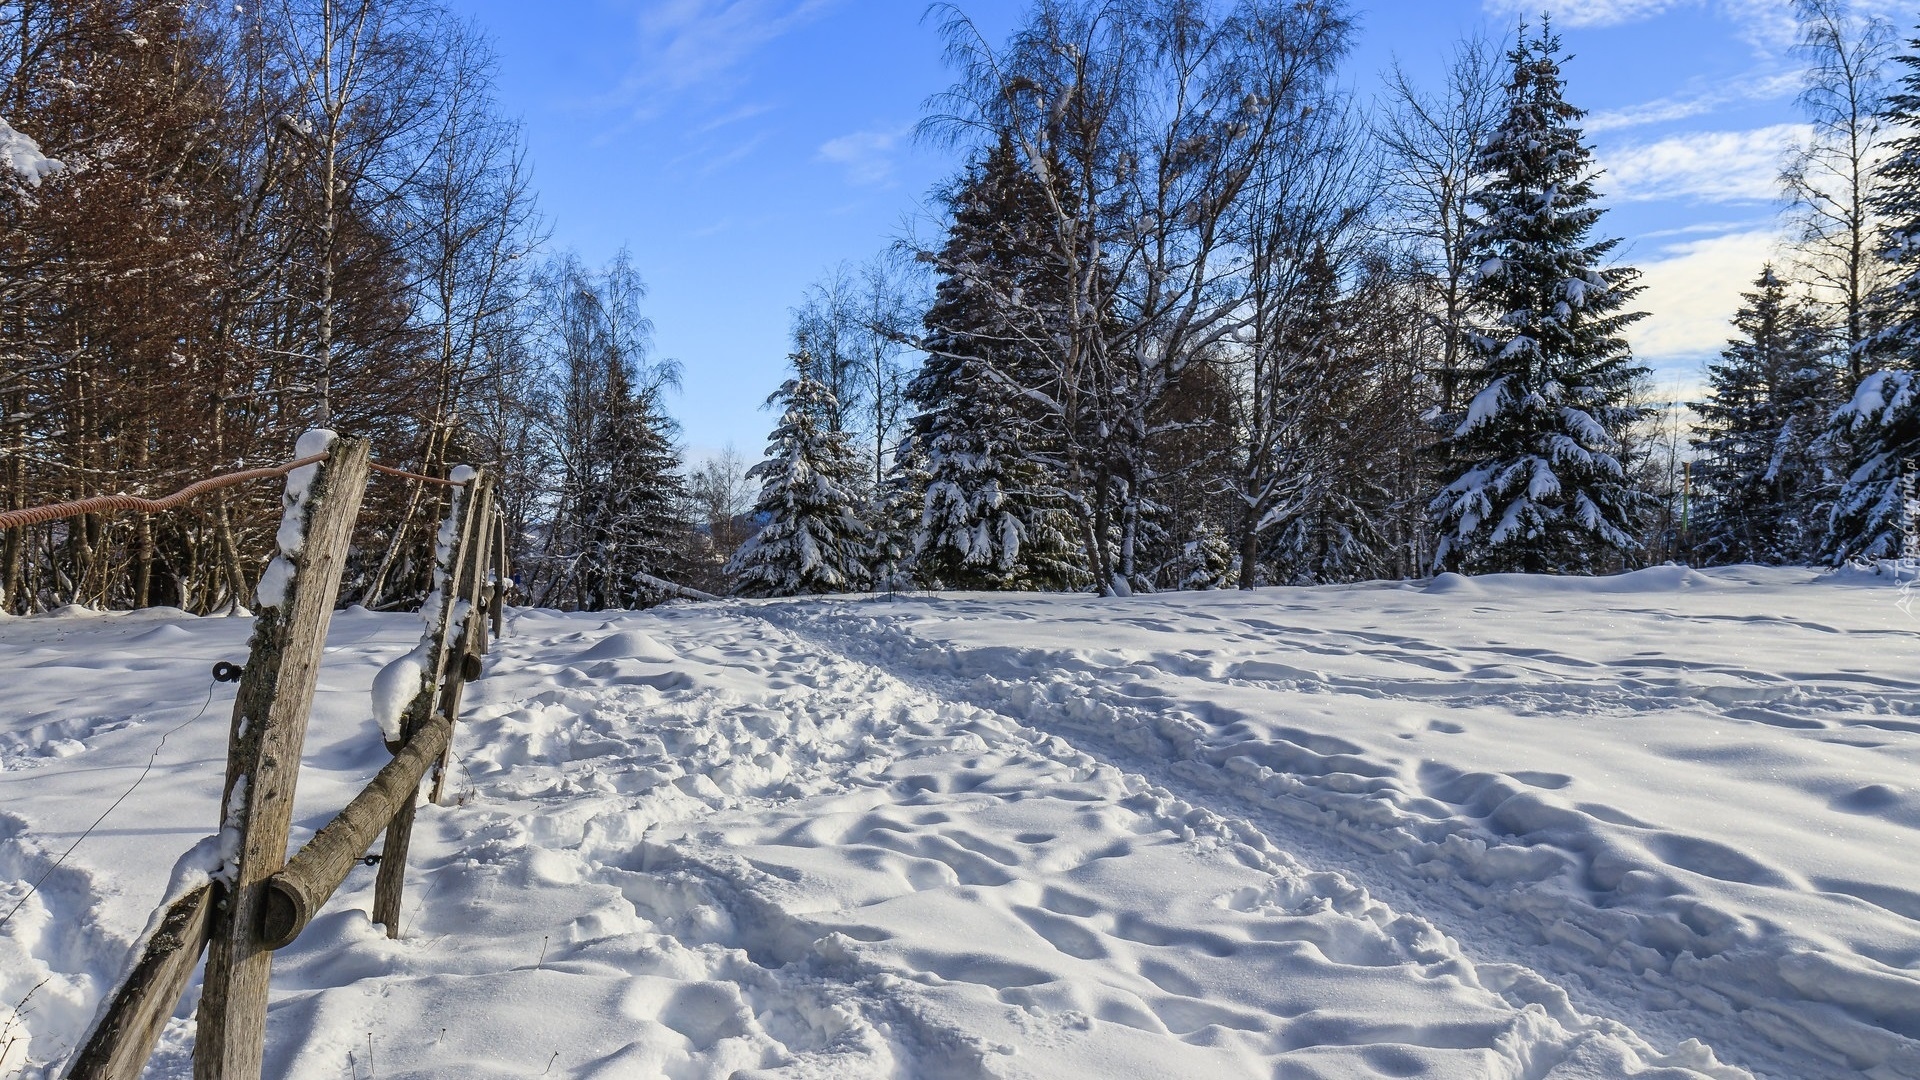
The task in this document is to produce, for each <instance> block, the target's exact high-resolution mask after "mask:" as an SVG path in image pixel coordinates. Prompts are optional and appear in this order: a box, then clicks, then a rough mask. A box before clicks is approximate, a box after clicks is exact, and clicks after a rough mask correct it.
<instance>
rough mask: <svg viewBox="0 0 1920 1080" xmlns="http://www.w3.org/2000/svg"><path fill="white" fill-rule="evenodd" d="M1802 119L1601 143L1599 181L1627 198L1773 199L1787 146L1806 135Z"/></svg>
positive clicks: (1610, 193)
mask: <svg viewBox="0 0 1920 1080" xmlns="http://www.w3.org/2000/svg"><path fill="white" fill-rule="evenodd" d="M1806 136H1807V128H1806V125H1804V124H1774V125H1772V126H1770V127H1763V128H1755V129H1753V130H1751V131H1693V132H1687V133H1685V134H1681V135H1673V136H1669V137H1667V138H1664V139H1660V140H1658V141H1656V142H1650V143H1641V144H1639V145H1628V146H1613V147H1603V148H1602V149H1601V151H1600V153H1599V157H1600V164H1601V165H1602V166H1604V167H1605V168H1606V170H1607V175H1606V178H1605V179H1604V180H1603V181H1602V183H1601V187H1602V188H1603V189H1604V190H1605V191H1606V193H1607V195H1608V197H1610V198H1612V199H1615V200H1619V201H1623V202H1647V201H1651V200H1656V199H1691V200H1695V201H1698V202H1708V203H1726V202H1770V201H1772V200H1773V199H1776V198H1778V197H1779V186H1778V183H1777V177H1778V176H1779V172H1780V163H1781V160H1782V159H1783V158H1784V157H1785V155H1786V153H1787V151H1788V149H1789V148H1791V147H1792V146H1793V145H1794V144H1795V143H1796V142H1798V141H1800V140H1802V139H1804V138H1806Z"/></svg>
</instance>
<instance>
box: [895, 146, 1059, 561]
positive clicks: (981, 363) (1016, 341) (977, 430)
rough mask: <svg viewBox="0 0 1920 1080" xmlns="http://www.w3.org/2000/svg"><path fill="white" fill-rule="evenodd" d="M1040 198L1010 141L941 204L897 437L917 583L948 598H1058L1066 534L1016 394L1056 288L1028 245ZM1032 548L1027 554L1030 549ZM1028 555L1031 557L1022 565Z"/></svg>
mask: <svg viewBox="0 0 1920 1080" xmlns="http://www.w3.org/2000/svg"><path fill="white" fill-rule="evenodd" d="M1045 198H1046V196H1045V192H1044V191H1042V190H1041V188H1040V186H1039V184H1038V182H1037V181H1036V180H1035V179H1034V177H1033V175H1032V173H1031V171H1030V170H1029V169H1028V168H1027V166H1026V165H1025V164H1024V163H1023V162H1022V161H1021V160H1020V157H1019V155H1018V153H1017V152H1016V150H1015V149H1014V145H1013V141H1012V139H1011V137H1010V136H1008V135H1007V134H1005V133H1002V135H1001V137H1000V140H999V142H998V143H997V144H996V145H995V146H994V148H993V149H992V150H990V151H989V152H988V153H987V155H986V156H985V157H984V158H983V159H982V160H980V161H978V162H976V163H975V164H974V165H972V166H971V167H970V168H969V169H968V171H967V173H966V175H965V176H964V177H963V178H962V179H961V181H960V182H959V184H958V185H956V187H955V188H954V190H953V192H952V193H951V194H950V195H949V196H948V204H949V206H950V208H951V210H952V213H953V221H952V224H951V225H950V226H949V228H948V233H947V241H946V243H945V245H944V246H943V247H942V248H941V250H940V252H939V253H938V255H937V256H935V259H934V263H935V266H936V267H937V269H938V271H939V274H940V280H939V283H938V284H937V286H936V288H935V293H934V303H933V305H932V306H931V307H930V308H929V309H928V310H927V314H926V316H925V319H924V324H925V328H926V335H925V337H924V339H923V343H922V347H923V348H924V350H925V351H926V354H927V359H926V362H925V363H924V364H923V365H922V367H921V369H920V370H919V372H917V373H916V374H915V376H914V378H913V379H912V381H911V382H910V383H908V386H907V400H908V401H909V402H910V403H911V404H912V405H913V406H914V407H915V408H916V410H917V411H916V413H915V415H914V416H913V417H912V418H911V419H910V420H909V421H908V438H909V441H910V442H911V443H912V445H913V448H914V451H915V454H916V456H917V457H918V458H919V460H920V461H921V463H922V465H923V467H924V469H925V473H926V475H925V481H924V485H923V488H922V490H924V492H925V496H924V499H923V502H922V506H921V515H920V521H919V526H918V528H917V529H916V530H915V532H914V538H913V548H914V561H915V568H916V574H917V575H918V576H919V577H920V578H921V579H923V580H924V581H927V582H928V583H937V584H940V585H944V586H947V587H952V588H967V589H998V588H1011V587H1037V588H1063V587H1068V585H1069V582H1070V580H1071V579H1072V578H1073V577H1074V575H1073V574H1072V566H1073V563H1074V562H1075V559H1076V557H1075V556H1074V554H1073V552H1072V551H1071V547H1072V546H1073V545H1071V544H1067V545H1066V546H1064V547H1063V546H1062V545H1063V543H1064V542H1065V539H1066V536H1067V535H1068V532H1069V530H1070V528H1071V524H1070V523H1062V522H1057V521H1053V520H1049V519H1050V518H1054V517H1059V516H1060V515H1061V511H1060V510H1059V509H1058V508H1057V507H1056V506H1054V505H1053V503H1054V502H1057V499H1050V498H1049V496H1048V494H1047V489H1048V488H1050V487H1051V486H1052V485H1051V484H1049V483H1048V480H1047V477H1046V475H1045V471H1044V469H1043V468H1042V467H1041V466H1040V465H1039V464H1038V462H1036V461H1035V460H1034V458H1035V457H1036V456H1037V455H1036V451H1038V450H1039V449H1040V447H1038V446H1037V445H1035V444H1037V443H1038V442H1040V441H1041V440H1040V439H1039V437H1038V436H1037V435H1036V429H1037V425H1035V424H1033V423H1030V422H1029V420H1030V418H1029V417H1027V416H1025V415H1024V413H1023V410H1022V409H1021V408H1020V398H1019V390H1018V388H1019V387H1021V386H1024V385H1027V384H1029V383H1033V384H1038V383H1040V382H1043V381H1044V376H1042V375H1040V374H1039V373H1040V372H1042V371H1043V370H1044V369H1045V366H1046V365H1045V364H1044V362H1043V361H1041V360H1040V359H1039V358H1037V357H1035V356H1033V355H1032V354H1033V352H1034V351H1035V350H1036V349H1039V348H1043V347H1045V346H1044V343H1045V342H1046V341H1047V340H1048V337H1049V335H1048V332H1047V326H1048V321H1049V319H1050V318H1051V317H1052V313H1053V312H1054V310H1055V309H1057V307H1058V306H1059V305H1060V304H1063V303H1064V302H1065V289H1064V282H1063V281H1062V280H1061V279H1060V277H1059V275H1058V274H1057V273H1049V272H1048V270H1049V268H1050V267H1052V265H1053V263H1054V262H1055V260H1054V259H1053V258H1052V256H1051V255H1050V254H1049V251H1050V249H1049V247H1048V245H1047V243H1046V241H1045V239H1044V238H1043V237H1041V236H1040V235H1038V234H1039V232H1040V231H1041V230H1044V229H1046V228H1047V227H1048V225H1047V220H1048V219H1047V213H1048V210H1047V207H1046V203H1045ZM1030 539H1039V540H1040V541H1041V543H1040V544H1038V545H1037V546H1034V547H1032V548H1031V551H1030V550H1029V540H1030ZM1029 554H1030V555H1031V557H1029Z"/></svg>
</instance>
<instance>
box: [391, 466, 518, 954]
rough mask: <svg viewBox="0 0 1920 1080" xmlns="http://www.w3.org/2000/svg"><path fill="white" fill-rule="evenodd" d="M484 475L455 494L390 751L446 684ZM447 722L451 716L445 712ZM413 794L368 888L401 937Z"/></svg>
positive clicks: (425, 715) (418, 723)
mask: <svg viewBox="0 0 1920 1080" xmlns="http://www.w3.org/2000/svg"><path fill="white" fill-rule="evenodd" d="M489 483H490V481H489V478H488V477H487V474H486V473H484V472H480V473H476V474H475V475H474V477H473V479H471V480H469V481H467V483H466V487H465V489H464V490H463V491H462V492H461V493H460V495H459V496H458V497H457V500H456V503H455V506H454V508H453V517H454V535H455V536H456V537H457V538H458V539H457V541H456V542H455V544H454V548H453V551H452V552H450V553H449V556H450V557H449V560H448V562H447V564H446V565H444V566H442V567H440V568H439V570H440V572H441V573H442V574H444V577H443V578H442V579H441V580H442V582H443V584H442V585H441V588H442V589H443V590H444V591H443V592H442V594H441V599H442V603H441V607H440V611H439V612H438V613H437V615H436V618H437V622H436V623H435V625H434V627H433V629H432V630H431V631H430V633H431V634H432V639H431V643H430V648H429V649H428V652H429V653H430V655H429V657H428V658H427V665H426V678H425V679H424V680H422V683H421V687H420V690H419V692H418V693H416V694H415V695H414V697H413V700H412V701H411V702H409V703H408V704H407V707H406V710H405V711H404V712H403V713H402V715H401V719H400V743H399V744H398V745H396V746H395V747H394V748H393V749H394V752H395V753H399V752H400V749H401V747H404V746H405V744H406V743H407V741H408V740H409V739H411V738H412V737H413V735H414V733H415V732H416V731H418V730H419V729H420V728H421V727H422V726H423V725H425V724H426V723H427V721H428V719H429V718H430V717H432V716H433V714H434V712H435V711H436V710H435V708H434V706H435V704H436V700H435V699H436V698H438V697H439V696H440V689H441V687H442V686H444V685H445V683H446V679H447V670H448V663H449V660H450V659H452V649H451V648H450V643H449V637H450V629H451V621H452V618H453V611H454V608H455V607H456V606H457V605H458V601H459V600H460V598H461V596H462V595H463V590H462V587H463V586H464V585H465V584H466V582H465V577H464V575H465V571H466V568H467V566H468V564H469V562H470V561H471V559H470V555H471V553H472V552H473V549H474V548H475V547H476V546H480V544H481V539H482V538H481V537H480V524H481V522H482V521H483V520H484V514H483V513H479V512H476V511H484V503H483V498H484V496H485V495H486V493H487V490H488V486H489ZM448 719H449V720H451V719H453V717H451V716H449V717H448ZM414 794H415V797H413V798H408V799H406V800H403V801H402V803H401V804H400V807H399V808H398V810H397V811H396V812H395V814H394V815H393V820H392V821H391V822H390V823H388V825H387V839H386V843H384V844H383V845H381V849H380V870H379V874H378V875H377V876H376V877H375V879H374V886H373V921H374V922H377V923H381V924H383V925H384V926H386V928H387V936H388V937H390V938H397V937H399V936H400V902H401V899H402V897H403V894H404V892H405V889H406V881H407V850H408V848H410V847H411V846H412V844H413V818H414V810H415V804H416V802H417V801H418V800H417V797H418V791H417V786H416V791H415V793H414Z"/></svg>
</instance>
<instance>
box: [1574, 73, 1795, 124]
mask: <svg viewBox="0 0 1920 1080" xmlns="http://www.w3.org/2000/svg"><path fill="white" fill-rule="evenodd" d="M1799 92H1800V73H1799V72H1798V71H1763V72H1754V73H1752V74H1750V75H1747V76H1745V77H1743V78H1739V79H1732V80H1728V81H1726V82H1722V83H1719V84H1717V85H1714V86H1710V87H1705V88H1701V89H1698V90H1693V91H1688V92H1685V93H1680V94H1673V95H1670V96H1668V97H1663V98H1655V99H1654V100H1652V101H1647V102H1642V103H1641V104H1638V105H1630V106H1628V107H1626V108H1624V109H1608V110H1606V111H1605V112H1596V113H1594V114H1592V115H1590V116H1588V117H1587V119H1586V120H1585V122H1583V123H1582V124H1581V127H1582V128H1584V129H1585V130H1586V131H1588V132H1602V131H1618V130H1621V129H1624V128H1634V127H1642V126H1644V125H1647V124H1664V123H1670V122H1672V121H1675V120H1689V119H1692V118H1693V117H1696V116H1704V115H1706V114H1708V113H1711V112H1713V111H1715V110H1717V109H1719V108H1720V107H1722V106H1724V105H1732V104H1735V103H1738V102H1745V101H1770V100H1777V99H1780V98H1788V97H1792V96H1793V95H1794V94H1797V93H1799Z"/></svg>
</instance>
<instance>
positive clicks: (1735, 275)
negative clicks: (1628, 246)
mask: <svg viewBox="0 0 1920 1080" xmlns="http://www.w3.org/2000/svg"><path fill="white" fill-rule="evenodd" d="M1781 239H1782V237H1781V234H1780V233H1779V232H1777V231H1776V230H1774V229H1771V228H1767V229H1749V230H1747V231H1743V232H1733V233H1727V234H1725V235H1723V236H1715V237H1710V238H1707V239H1702V240H1689V241H1687V242H1685V243H1680V244H1673V245H1670V246H1668V247H1666V248H1663V249H1662V250H1661V256H1660V257H1659V258H1657V259H1655V260H1653V261H1651V262H1642V263H1640V264H1639V267H1640V273H1641V277H1640V283H1641V284H1642V285H1645V286H1646V291H1645V292H1643V293H1641V294H1640V296H1639V298H1638V299H1637V300H1636V301H1635V306H1636V307H1638V308H1639V309H1641V310H1642V311H1646V312H1650V313H1651V314H1649V316H1648V317H1647V318H1645V319H1642V320H1640V321H1639V322H1638V323H1635V324H1634V325H1633V327H1631V328H1630V329H1629V330H1628V337H1629V338H1630V339H1631V340H1632V342H1633V351H1634V354H1635V355H1636V356H1638V357H1639V358H1640V359H1641V360H1643V361H1647V362H1648V363H1651V364H1653V365H1655V366H1656V367H1667V368H1669V369H1671V368H1674V367H1681V366H1685V364H1686V363H1687V362H1692V363H1697V362H1698V361H1699V360H1700V359H1702V358H1704V357H1706V356H1710V355H1712V354H1714V353H1717V352H1719V351H1720V348H1721V347H1722V346H1723V345H1725V344H1726V342H1727V338H1728V337H1729V336H1730V335H1731V333H1732V330H1731V328H1730V323H1731V320H1732V319H1733V315H1734V313H1735V312H1737V311H1739V310H1740V294H1741V293H1742V292H1744V291H1746V290H1748V289H1750V288H1752V287H1753V279H1754V278H1755V277H1757V276H1759V273H1760V267H1761V266H1762V265H1764V264H1765V263H1766V262H1767V261H1768V260H1769V259H1776V258H1777V257H1778V254H1779V251H1780V247H1781ZM1663 362H1664V363H1663Z"/></svg>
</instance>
